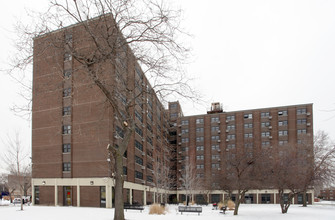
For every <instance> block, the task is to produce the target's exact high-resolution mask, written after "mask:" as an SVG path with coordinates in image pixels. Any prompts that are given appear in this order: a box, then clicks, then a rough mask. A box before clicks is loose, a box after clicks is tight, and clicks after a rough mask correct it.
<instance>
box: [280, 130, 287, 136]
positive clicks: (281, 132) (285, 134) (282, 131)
mask: <svg viewBox="0 0 335 220" xmlns="http://www.w3.org/2000/svg"><path fill="white" fill-rule="evenodd" d="M278 135H279V136H287V135H288V131H287V130H281V131H278Z"/></svg>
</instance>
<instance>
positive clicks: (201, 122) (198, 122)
mask: <svg viewBox="0 0 335 220" xmlns="http://www.w3.org/2000/svg"><path fill="white" fill-rule="evenodd" d="M195 123H196V124H203V123H204V119H203V118H197V119H196V121H195Z"/></svg>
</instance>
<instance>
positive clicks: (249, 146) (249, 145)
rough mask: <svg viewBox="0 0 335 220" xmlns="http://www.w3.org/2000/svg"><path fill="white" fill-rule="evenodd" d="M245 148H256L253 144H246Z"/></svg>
mask: <svg viewBox="0 0 335 220" xmlns="http://www.w3.org/2000/svg"><path fill="white" fill-rule="evenodd" d="M244 147H245V148H253V147H254V144H253V143H245V144H244Z"/></svg>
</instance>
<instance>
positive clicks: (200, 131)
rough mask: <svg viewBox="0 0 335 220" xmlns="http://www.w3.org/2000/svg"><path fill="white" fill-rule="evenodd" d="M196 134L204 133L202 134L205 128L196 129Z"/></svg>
mask: <svg viewBox="0 0 335 220" xmlns="http://www.w3.org/2000/svg"><path fill="white" fill-rule="evenodd" d="M196 132H197V133H202V132H204V128H203V127H199V128H196Z"/></svg>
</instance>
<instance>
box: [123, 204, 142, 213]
mask: <svg viewBox="0 0 335 220" xmlns="http://www.w3.org/2000/svg"><path fill="white" fill-rule="evenodd" d="M123 208H124V209H125V210H126V211H127V210H128V209H131V210H140V211H141V212H142V211H143V210H144V207H143V206H142V205H140V204H129V203H126V204H124V205H123Z"/></svg>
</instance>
